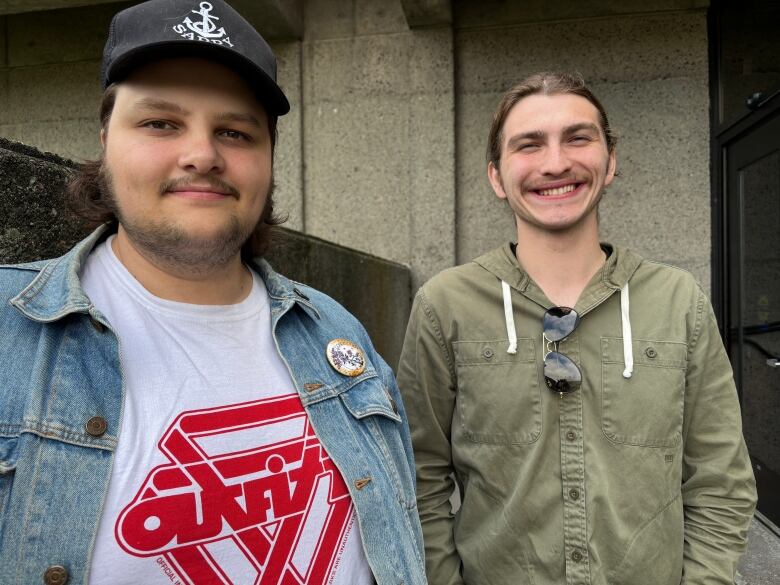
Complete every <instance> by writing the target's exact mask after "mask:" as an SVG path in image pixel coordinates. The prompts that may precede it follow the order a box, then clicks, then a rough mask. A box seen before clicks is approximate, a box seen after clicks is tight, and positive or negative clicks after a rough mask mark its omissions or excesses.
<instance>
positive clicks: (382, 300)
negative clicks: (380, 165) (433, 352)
mask: <svg viewBox="0 0 780 585" xmlns="http://www.w3.org/2000/svg"><path fill="white" fill-rule="evenodd" d="M74 166H75V164H74V163H73V162H72V161H69V160H66V159H63V158H61V157H59V156H57V155H55V154H51V153H43V152H41V151H39V150H37V149H35V148H32V147H30V146H26V145H24V144H20V143H18V142H11V141H9V140H6V139H4V138H0V177H2V181H0V263H4V264H10V263H16V262H28V261H32V260H39V259H42V258H53V257H56V256H60V255H62V254H64V253H65V252H66V251H67V250H68V249H69V248H70V247H71V246H73V244H75V243H76V242H78V241H79V240H80V239H81V238H83V237H84V236H85V235H86V234H87V233H88V231H87V230H85V229H84V227H83V226H82V225H81V224H80V222H79V221H78V219H76V218H74V217H73V216H72V215H71V214H70V213H69V212H67V210H66V209H65V207H64V205H63V199H62V193H63V191H64V188H65V184H66V182H67V178H68V174H69V172H70V171H71V170H72V169H73V168H74ZM268 260H269V261H270V262H271V264H272V265H273V266H274V268H275V269H276V270H278V271H279V272H281V273H282V274H284V275H285V276H287V277H289V278H291V279H293V280H296V281H299V282H303V283H306V284H308V285H311V286H313V287H315V288H317V289H319V290H321V291H323V292H325V293H327V294H329V295H330V296H332V297H333V298H335V299H336V300H337V301H339V302H340V303H341V304H343V305H344V306H345V307H346V308H347V309H348V310H349V311H350V312H351V313H352V314H353V315H355V316H356V317H357V318H358V319H360V321H361V322H362V323H363V325H364V326H365V327H366V329H367V330H368V332H369V334H370V335H371V339H372V340H373V342H374V345H375V346H376V348H377V350H378V351H379V353H380V354H381V355H382V357H384V358H385V360H386V361H387V363H388V364H390V366H392V367H393V369H395V367H396V365H397V363H398V358H399V357H400V353H401V344H402V343H403V336H404V332H405V331H406V322H407V320H408V318H409V311H410V308H411V293H412V291H411V272H410V270H409V268H408V267H406V266H403V265H401V264H397V263H394V262H390V261H388V260H383V259H382V258H377V257H375V256H371V255H369V254H364V253H362V252H357V251H355V250H351V249H349V248H346V247H344V246H339V245H336V244H332V243H330V242H326V241H325V240H321V239H319V238H314V237H311V236H307V235H305V234H300V233H297V232H294V231H292V230H287V229H284V228H280V229H279V230H278V238H276V243H275V245H274V247H273V249H272V251H271V252H270V253H269V254H268ZM324 351H325V348H323V355H324Z"/></svg>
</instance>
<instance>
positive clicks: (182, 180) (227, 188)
mask: <svg viewBox="0 0 780 585" xmlns="http://www.w3.org/2000/svg"><path fill="white" fill-rule="evenodd" d="M204 182H205V183H207V184H208V186H209V187H211V188H213V189H214V190H215V191H217V192H219V193H227V194H228V195H231V196H233V197H238V195H239V191H238V189H236V188H235V187H234V186H233V185H231V184H230V183H228V182H227V181H225V180H223V179H220V178H219V177H215V176H213V175H200V176H196V175H193V176H191V177H178V178H176V179H171V180H170V181H165V182H164V183H162V184H161V185H160V195H164V194H165V193H167V192H168V191H172V190H173V189H179V188H182V187H188V186H190V185H195V184H203V183H204Z"/></svg>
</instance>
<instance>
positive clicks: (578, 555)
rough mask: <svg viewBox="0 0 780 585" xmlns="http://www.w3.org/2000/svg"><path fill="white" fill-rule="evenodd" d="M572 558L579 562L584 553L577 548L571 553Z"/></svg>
mask: <svg viewBox="0 0 780 585" xmlns="http://www.w3.org/2000/svg"><path fill="white" fill-rule="evenodd" d="M571 560H573V561H574V562H575V563H579V562H580V561H581V560H582V553H581V552H580V551H578V550H575V551H574V552H573V553H571Z"/></svg>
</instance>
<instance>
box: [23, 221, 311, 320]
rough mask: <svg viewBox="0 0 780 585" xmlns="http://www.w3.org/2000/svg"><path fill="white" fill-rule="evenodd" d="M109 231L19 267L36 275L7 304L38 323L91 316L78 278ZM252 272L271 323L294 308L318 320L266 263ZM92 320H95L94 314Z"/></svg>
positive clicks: (294, 288)
mask: <svg viewBox="0 0 780 585" xmlns="http://www.w3.org/2000/svg"><path fill="white" fill-rule="evenodd" d="M109 229H110V226H109V225H108V224H106V225H102V226H100V227H98V228H97V229H96V230H95V231H93V232H92V233H91V234H90V235H89V236H87V237H86V238H84V239H83V240H82V241H81V242H79V243H78V244H76V245H75V246H74V247H73V248H72V249H71V250H70V251H69V252H68V253H67V254H65V255H64V256H60V257H59V258H55V259H53V260H49V261H41V262H32V263H29V264H26V265H22V266H23V267H29V268H30V269H34V270H40V272H39V273H38V275H37V276H36V277H35V278H34V279H33V280H32V282H30V284H29V285H27V286H26V287H25V288H24V289H23V290H22V291H21V292H20V293H19V294H18V295H16V296H15V297H14V298H12V299H11V301H10V302H11V304H12V305H13V306H14V307H16V308H17V309H19V310H20V311H21V312H22V313H23V314H25V315H26V316H27V317H29V318H30V319H32V320H34V321H39V322H41V323H48V322H51V321H56V320H58V319H61V318H62V317H65V316H66V315H69V314H71V313H90V314H93V312H94V307H93V305H92V302H91V301H90V300H89V298H88V297H87V295H86V294H85V293H84V290H83V289H82V287H81V281H80V278H79V274H80V273H81V269H82V267H83V266H84V263H85V262H86V259H87V257H88V256H89V254H90V253H91V252H92V250H93V249H94V247H95V246H96V245H98V244H99V243H100V242H101V241H102V240H104V239H105V238H106V237H108V236H109V235H110V232H109ZM252 268H253V269H254V270H256V271H257V273H258V274H259V275H260V277H261V278H262V279H263V282H264V283H265V287H266V289H267V290H268V296H269V297H270V304H271V316H272V320H273V322H274V323H276V321H277V320H278V319H279V318H280V317H281V316H282V315H284V314H285V313H286V312H287V311H288V310H290V308H291V307H293V306H294V305H295V304H297V305H299V306H301V307H302V308H303V309H304V310H305V311H306V312H307V313H309V314H310V315H312V316H313V317H315V318H317V319H319V318H320V313H319V311H318V310H317V308H316V307H315V306H314V303H312V301H311V300H310V299H309V297H308V296H306V295H305V294H304V293H303V292H301V290H300V288H299V286H298V285H297V284H296V283H294V282H293V281H291V280H290V279H288V278H286V277H284V276H282V275H281V274H279V273H278V272H276V271H274V269H273V268H271V265H270V264H269V263H268V261H266V260H265V259H263V258H255V259H254V260H253V261H252ZM93 316H95V317H98V315H97V314H94V315H93Z"/></svg>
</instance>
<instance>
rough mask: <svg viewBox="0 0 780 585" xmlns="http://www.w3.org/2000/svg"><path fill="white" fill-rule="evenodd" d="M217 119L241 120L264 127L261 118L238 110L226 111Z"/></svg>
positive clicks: (240, 121)
mask: <svg viewBox="0 0 780 585" xmlns="http://www.w3.org/2000/svg"><path fill="white" fill-rule="evenodd" d="M217 120H219V121H221V122H239V123H244V124H249V125H250V126H254V127H255V128H262V124H260V120H258V119H257V118H256V117H254V116H253V115H252V114H241V113H238V112H224V113H222V114H219V115H218V116H217Z"/></svg>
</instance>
